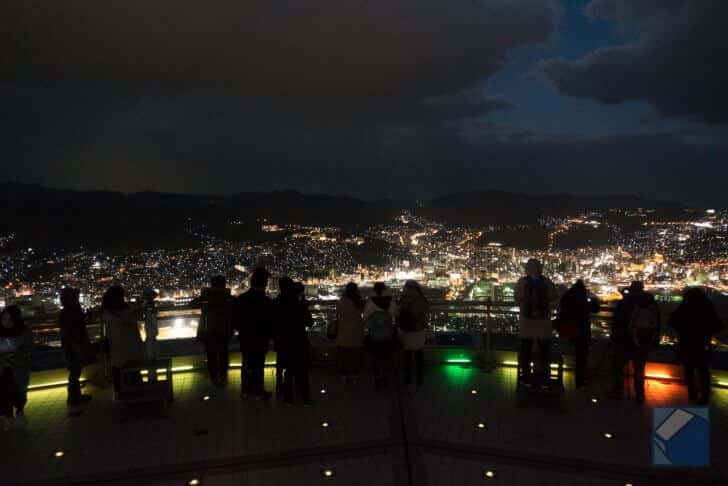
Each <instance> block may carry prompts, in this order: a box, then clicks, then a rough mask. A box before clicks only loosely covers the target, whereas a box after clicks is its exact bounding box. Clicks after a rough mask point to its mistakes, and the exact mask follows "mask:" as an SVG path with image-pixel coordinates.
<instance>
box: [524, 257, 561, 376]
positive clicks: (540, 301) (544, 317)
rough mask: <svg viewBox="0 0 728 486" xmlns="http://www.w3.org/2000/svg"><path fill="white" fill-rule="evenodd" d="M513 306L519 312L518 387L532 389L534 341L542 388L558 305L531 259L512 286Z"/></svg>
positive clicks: (539, 267) (553, 291) (538, 264)
mask: <svg viewBox="0 0 728 486" xmlns="http://www.w3.org/2000/svg"><path fill="white" fill-rule="evenodd" d="M515 298H516V303H517V304H518V306H519V308H520V313H519V336H520V338H521V350H520V353H519V354H518V367H519V371H520V373H521V376H520V378H522V383H523V384H524V385H526V386H530V385H532V384H533V383H532V373H531V353H532V351H533V343H534V341H536V343H537V344H538V349H539V367H538V375H537V376H538V377H539V381H540V383H541V385H542V386H546V384H547V383H548V376H549V358H550V353H551V332H552V324H551V315H552V313H553V310H554V308H555V307H556V303H557V301H558V298H559V296H558V293H557V292H556V287H555V286H554V284H553V282H551V280H550V279H548V278H546V277H545V276H544V275H543V266H542V265H541V262H540V261H538V260H536V259H535V258H531V259H530V260H528V262H526V276H524V277H521V279H520V280H519V281H518V283H517V284H516V293H515Z"/></svg>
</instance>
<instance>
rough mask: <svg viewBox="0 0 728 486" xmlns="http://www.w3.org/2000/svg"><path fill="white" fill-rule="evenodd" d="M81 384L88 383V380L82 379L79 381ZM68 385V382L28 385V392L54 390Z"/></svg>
mask: <svg viewBox="0 0 728 486" xmlns="http://www.w3.org/2000/svg"><path fill="white" fill-rule="evenodd" d="M79 381H80V382H81V383H86V382H87V381H88V380H87V379H85V378H81V379H80V380H79ZM65 385H68V380H63V381H49V382H48V383H40V384H37V385H28V391H31V390H42V389H44V388H53V387H56V386H65Z"/></svg>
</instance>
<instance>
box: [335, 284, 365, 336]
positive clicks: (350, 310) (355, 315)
mask: <svg viewBox="0 0 728 486" xmlns="http://www.w3.org/2000/svg"><path fill="white" fill-rule="evenodd" d="M336 321H337V323H338V324H337V329H336V345H337V346H339V347H343V348H358V347H361V346H363V345H364V319H363V317H362V309H361V308H360V307H359V306H357V305H356V304H355V303H354V301H353V300H351V299H350V298H349V297H346V296H343V297H341V299H340V300H339V302H337V303H336Z"/></svg>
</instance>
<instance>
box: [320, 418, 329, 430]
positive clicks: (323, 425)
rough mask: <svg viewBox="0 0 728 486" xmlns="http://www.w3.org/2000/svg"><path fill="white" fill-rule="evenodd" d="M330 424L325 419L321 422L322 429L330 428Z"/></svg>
mask: <svg viewBox="0 0 728 486" xmlns="http://www.w3.org/2000/svg"><path fill="white" fill-rule="evenodd" d="M329 425H330V424H329V423H328V422H327V421H325V420H324V421H323V422H321V428H322V429H328V428H329Z"/></svg>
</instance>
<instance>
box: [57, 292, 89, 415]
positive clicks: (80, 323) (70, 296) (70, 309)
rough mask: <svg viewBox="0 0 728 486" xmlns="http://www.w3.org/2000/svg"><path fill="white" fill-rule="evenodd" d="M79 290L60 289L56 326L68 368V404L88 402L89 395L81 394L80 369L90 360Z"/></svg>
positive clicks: (84, 317)
mask: <svg viewBox="0 0 728 486" xmlns="http://www.w3.org/2000/svg"><path fill="white" fill-rule="evenodd" d="M78 299H79V290H78V289H73V288H71V287H64V288H63V289H61V305H62V306H63V309H61V312H60V314H58V327H59V328H60V329H61V348H62V349H63V354H64V355H65V358H66V367H67V368H68V404H69V405H72V406H75V405H80V404H82V403H88V402H89V400H91V397H90V396H89V395H83V394H81V381H80V380H81V371H83V367H84V366H85V365H87V364H89V362H90V361H92V358H93V356H90V355H91V342H90V341H89V338H88V333H87V332H86V316H85V314H84V312H83V310H82V309H81V303H80V302H79V300H78Z"/></svg>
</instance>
